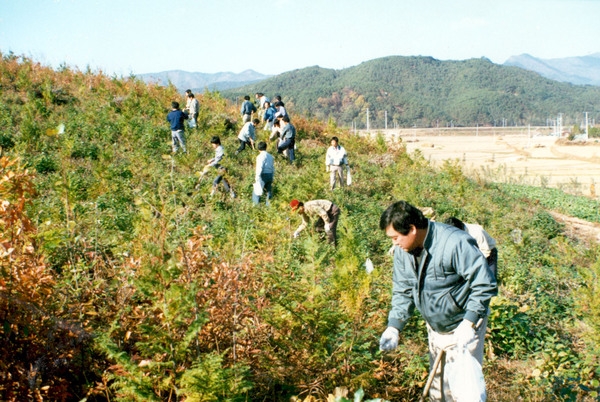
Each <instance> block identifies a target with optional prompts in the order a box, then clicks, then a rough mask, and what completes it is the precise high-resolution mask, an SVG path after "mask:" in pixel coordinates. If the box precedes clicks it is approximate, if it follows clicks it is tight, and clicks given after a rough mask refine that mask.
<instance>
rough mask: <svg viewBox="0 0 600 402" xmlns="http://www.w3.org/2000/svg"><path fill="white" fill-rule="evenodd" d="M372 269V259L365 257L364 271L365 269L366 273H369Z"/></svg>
mask: <svg viewBox="0 0 600 402" xmlns="http://www.w3.org/2000/svg"><path fill="white" fill-rule="evenodd" d="M374 269H375V267H373V261H371V259H370V258H367V260H366V261H365V271H367V274H370V273H371V272H373V270H374Z"/></svg>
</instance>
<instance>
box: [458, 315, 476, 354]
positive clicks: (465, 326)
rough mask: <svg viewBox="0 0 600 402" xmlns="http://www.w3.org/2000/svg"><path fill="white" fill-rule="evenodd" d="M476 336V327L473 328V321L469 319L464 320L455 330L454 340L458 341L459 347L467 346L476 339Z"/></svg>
mask: <svg viewBox="0 0 600 402" xmlns="http://www.w3.org/2000/svg"><path fill="white" fill-rule="evenodd" d="M475 337H476V333H475V328H473V323H472V322H471V321H469V320H463V321H462V322H461V323H460V324H459V325H458V327H456V329H455V330H454V342H456V346H457V347H458V348H465V347H466V346H467V345H468V344H469V343H471V342H472V341H474V340H475Z"/></svg>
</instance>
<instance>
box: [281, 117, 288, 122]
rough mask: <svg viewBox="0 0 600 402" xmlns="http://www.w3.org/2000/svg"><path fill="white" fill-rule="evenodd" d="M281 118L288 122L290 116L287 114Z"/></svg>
mask: <svg viewBox="0 0 600 402" xmlns="http://www.w3.org/2000/svg"><path fill="white" fill-rule="evenodd" d="M281 120H283V121H285V122H286V123H289V122H290V118H289V117H288V116H283V117H282V118H281Z"/></svg>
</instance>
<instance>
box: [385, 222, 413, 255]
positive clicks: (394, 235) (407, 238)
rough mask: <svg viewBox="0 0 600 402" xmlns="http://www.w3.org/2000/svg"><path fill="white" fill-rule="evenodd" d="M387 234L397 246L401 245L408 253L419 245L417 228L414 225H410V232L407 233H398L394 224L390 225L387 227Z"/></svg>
mask: <svg viewBox="0 0 600 402" xmlns="http://www.w3.org/2000/svg"><path fill="white" fill-rule="evenodd" d="M385 234H386V235H387V237H389V238H390V239H391V240H392V243H393V244H394V245H395V246H398V247H400V248H401V249H402V250H404V251H406V252H407V253H410V252H411V251H413V250H414V249H415V248H417V247H418V246H419V245H418V244H417V228H415V227H414V226H413V225H411V226H410V230H409V232H408V233H407V234H405V235H403V234H401V233H398V232H397V231H396V229H394V227H393V226H392V225H389V226H388V227H387V228H386V229H385Z"/></svg>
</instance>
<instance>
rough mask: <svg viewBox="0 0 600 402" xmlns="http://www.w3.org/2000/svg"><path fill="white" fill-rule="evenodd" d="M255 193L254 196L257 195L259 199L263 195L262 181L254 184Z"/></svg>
mask: <svg viewBox="0 0 600 402" xmlns="http://www.w3.org/2000/svg"><path fill="white" fill-rule="evenodd" d="M253 191H254V194H256V195H257V196H259V197H260V196H261V195H262V194H263V185H262V183H261V182H260V181H255V182H254V184H253Z"/></svg>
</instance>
